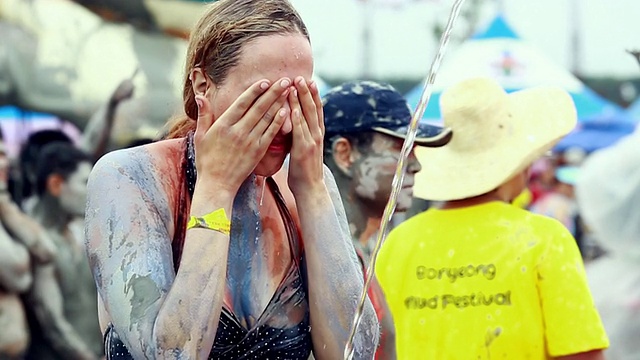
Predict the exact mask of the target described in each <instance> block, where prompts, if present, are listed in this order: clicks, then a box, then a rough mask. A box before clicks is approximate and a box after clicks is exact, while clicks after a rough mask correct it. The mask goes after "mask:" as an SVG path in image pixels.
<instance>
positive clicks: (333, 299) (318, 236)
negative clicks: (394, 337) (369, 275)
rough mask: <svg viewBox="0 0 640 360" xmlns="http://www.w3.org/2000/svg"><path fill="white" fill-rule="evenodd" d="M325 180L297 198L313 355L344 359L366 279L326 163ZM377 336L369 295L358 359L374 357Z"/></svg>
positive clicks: (358, 339) (356, 345)
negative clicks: (305, 264)
mask: <svg viewBox="0 0 640 360" xmlns="http://www.w3.org/2000/svg"><path fill="white" fill-rule="evenodd" d="M324 178H325V188H324V189H320V190H319V191H317V192H308V193H306V195H304V196H297V197H296V207H297V209H298V216H299V219H300V226H301V230H302V236H303V239H304V246H305V257H306V262H307V272H308V274H307V276H308V288H309V306H310V309H311V333H312V337H313V352H314V356H315V358H316V359H340V358H342V357H343V353H344V347H345V345H346V342H347V339H348V336H349V332H350V329H351V325H352V322H353V317H354V315H355V310H356V307H357V304H358V301H359V298H360V294H361V293H362V289H363V283H364V281H363V275H362V271H361V269H360V267H361V265H360V263H359V261H358V258H357V256H356V253H355V249H354V247H353V243H352V241H351V235H350V232H349V227H348V223H347V218H346V215H345V211H344V206H343V204H342V200H341V199H340V193H339V191H338V188H337V186H336V183H335V180H334V178H333V175H332V174H331V172H330V171H329V169H328V168H327V167H325V168H324ZM378 337H379V327H378V320H377V318H376V315H375V311H374V309H373V306H372V305H371V302H370V301H369V300H368V299H367V301H366V304H365V307H364V313H363V316H362V321H361V323H360V326H359V327H358V332H357V334H356V337H355V341H354V358H355V359H372V358H373V354H374V352H375V349H376V346H377V344H378Z"/></svg>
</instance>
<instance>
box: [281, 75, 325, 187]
mask: <svg viewBox="0 0 640 360" xmlns="http://www.w3.org/2000/svg"><path fill="white" fill-rule="evenodd" d="M289 105H290V106H291V122H292V125H293V130H292V133H293V141H292V145H291V158H290V163H289V188H290V189H291V192H292V193H293V195H294V196H296V197H297V196H299V195H300V194H303V193H306V192H310V191H314V190H315V189H316V188H318V187H320V186H321V187H324V176H323V173H324V172H323V162H322V156H323V154H322V145H323V140H324V113H323V111H322V100H321V99H320V93H319V92H318V86H317V84H315V82H313V81H312V82H310V83H309V82H307V80H305V79H304V78H303V77H301V76H299V77H297V78H296V79H295V82H294V89H293V90H292V91H291V92H290V93H289Z"/></svg>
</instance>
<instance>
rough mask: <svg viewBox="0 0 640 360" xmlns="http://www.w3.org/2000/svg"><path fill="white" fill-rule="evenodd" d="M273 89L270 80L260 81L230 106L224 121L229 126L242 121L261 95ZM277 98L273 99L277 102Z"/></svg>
mask: <svg viewBox="0 0 640 360" xmlns="http://www.w3.org/2000/svg"><path fill="white" fill-rule="evenodd" d="M271 88H272V86H271V83H270V82H269V80H260V81H257V82H256V83H254V84H253V85H251V86H250V87H249V88H248V89H247V90H245V91H244V92H243V93H242V94H240V96H239V97H238V98H237V99H236V100H235V101H234V102H233V103H232V104H231V106H229V108H228V109H227V111H225V116H224V119H225V120H224V121H225V122H227V124H228V125H229V126H231V125H233V124H235V123H237V122H238V121H240V119H242V118H243V116H244V115H245V114H246V113H247V111H248V110H249V109H252V108H253V104H254V103H255V102H256V99H258V98H260V97H261V95H263V94H264V93H265V92H267V90H269V89H271ZM276 98H277V96H276V97H274V98H273V99H274V100H275V99H276ZM272 102H273V101H272ZM267 109H268V106H267ZM221 119H222V117H221Z"/></svg>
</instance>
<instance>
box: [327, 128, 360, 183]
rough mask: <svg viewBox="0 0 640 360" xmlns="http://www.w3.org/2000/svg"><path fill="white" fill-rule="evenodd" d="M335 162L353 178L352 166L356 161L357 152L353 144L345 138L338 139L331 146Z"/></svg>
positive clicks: (343, 171) (344, 172)
mask: <svg viewBox="0 0 640 360" xmlns="http://www.w3.org/2000/svg"><path fill="white" fill-rule="evenodd" d="M331 155H332V156H333V162H335V164H336V166H337V167H338V169H340V171H341V172H342V173H343V174H345V175H346V176H349V177H350V176H351V165H352V164H353V162H354V161H355V157H356V151H355V149H354V148H353V145H352V144H351V142H350V141H349V140H348V139H347V138H344V137H338V138H337V139H335V140H334V141H333V143H332V144H331Z"/></svg>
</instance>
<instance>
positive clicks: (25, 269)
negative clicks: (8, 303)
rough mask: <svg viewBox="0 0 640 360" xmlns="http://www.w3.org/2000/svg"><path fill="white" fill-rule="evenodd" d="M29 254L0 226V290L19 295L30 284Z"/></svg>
mask: <svg viewBox="0 0 640 360" xmlns="http://www.w3.org/2000/svg"><path fill="white" fill-rule="evenodd" d="M32 279H33V277H32V275H31V266H30V260H29V252H28V251H27V248H26V247H25V246H24V245H22V244H20V243H18V242H16V241H15V240H13V239H12V238H11V237H10V236H9V234H8V233H7V232H6V231H5V229H4V228H3V227H2V226H0V288H2V289H4V290H6V291H9V292H12V293H21V292H24V291H26V290H28V289H29V287H30V286H31V282H32Z"/></svg>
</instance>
